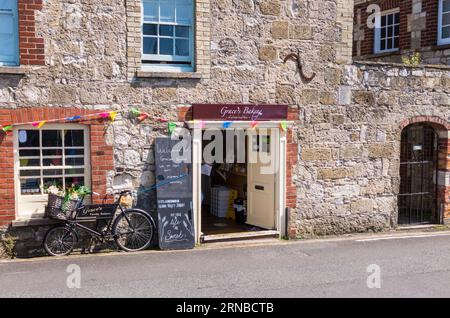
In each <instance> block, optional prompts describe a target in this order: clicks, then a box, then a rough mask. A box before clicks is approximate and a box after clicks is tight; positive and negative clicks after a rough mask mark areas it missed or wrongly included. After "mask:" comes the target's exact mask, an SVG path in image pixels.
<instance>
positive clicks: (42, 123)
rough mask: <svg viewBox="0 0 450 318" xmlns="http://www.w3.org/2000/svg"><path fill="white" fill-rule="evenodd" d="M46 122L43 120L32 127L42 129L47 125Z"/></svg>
mask: <svg viewBox="0 0 450 318" xmlns="http://www.w3.org/2000/svg"><path fill="white" fill-rule="evenodd" d="M46 122H47V121H46V120H42V121H37V122H34V123H32V124H31V125H32V126H33V127H37V128H42V127H43V126H44V125H45V123H46Z"/></svg>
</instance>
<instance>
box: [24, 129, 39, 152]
mask: <svg viewBox="0 0 450 318" xmlns="http://www.w3.org/2000/svg"><path fill="white" fill-rule="evenodd" d="M19 147H36V148H37V147H39V130H19Z"/></svg>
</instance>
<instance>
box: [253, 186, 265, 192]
mask: <svg viewBox="0 0 450 318" xmlns="http://www.w3.org/2000/svg"><path fill="white" fill-rule="evenodd" d="M255 190H261V191H264V187H263V186H260V185H255Z"/></svg>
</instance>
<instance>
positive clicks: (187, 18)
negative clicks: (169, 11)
mask: <svg viewBox="0 0 450 318" xmlns="http://www.w3.org/2000/svg"><path fill="white" fill-rule="evenodd" d="M176 11H177V23H180V24H192V13H193V6H192V1H186V0H183V1H181V0H179V1H177V8H176Z"/></svg>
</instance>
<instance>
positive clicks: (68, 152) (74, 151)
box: [65, 149, 84, 156]
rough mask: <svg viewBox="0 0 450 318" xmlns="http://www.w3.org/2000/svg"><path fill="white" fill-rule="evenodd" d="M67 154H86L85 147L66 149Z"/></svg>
mask: <svg viewBox="0 0 450 318" xmlns="http://www.w3.org/2000/svg"><path fill="white" fill-rule="evenodd" d="M65 153H66V156H81V155H84V149H66V150H65Z"/></svg>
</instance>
